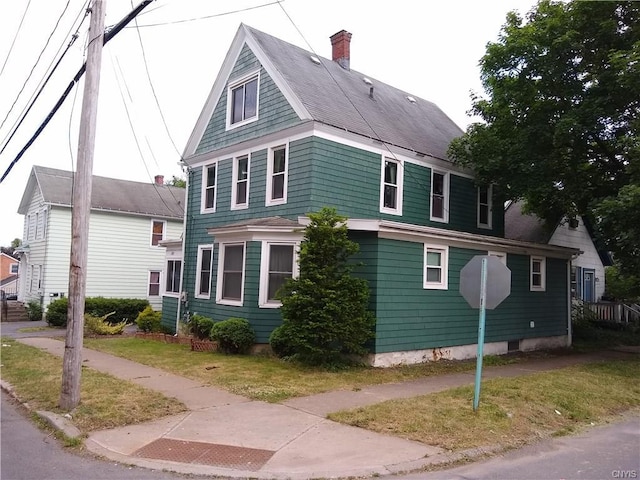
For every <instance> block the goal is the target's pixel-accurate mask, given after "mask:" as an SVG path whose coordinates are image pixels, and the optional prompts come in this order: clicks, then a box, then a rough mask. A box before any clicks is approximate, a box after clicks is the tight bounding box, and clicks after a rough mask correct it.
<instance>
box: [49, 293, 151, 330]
mask: <svg viewBox="0 0 640 480" xmlns="http://www.w3.org/2000/svg"><path fill="white" fill-rule="evenodd" d="M68 305H69V299H68V298H66V297H63V298H59V299H58V300H54V301H53V302H51V303H50V304H49V307H48V308H47V315H46V319H47V322H48V323H49V325H52V326H54V327H65V326H66V325H67V306H68ZM148 306H149V301H148V300H141V299H139V298H104V297H87V298H85V301H84V311H85V313H88V314H89V315H93V316H94V317H104V316H105V315H108V314H111V315H109V316H108V322H109V323H120V322H123V321H125V322H127V323H132V322H133V321H134V319H136V318H137V317H138V314H139V313H140V312H142V311H143V310H144V309H145V308H146V307H148ZM52 307H53V308H52Z"/></svg>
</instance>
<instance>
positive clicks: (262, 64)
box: [163, 25, 577, 366]
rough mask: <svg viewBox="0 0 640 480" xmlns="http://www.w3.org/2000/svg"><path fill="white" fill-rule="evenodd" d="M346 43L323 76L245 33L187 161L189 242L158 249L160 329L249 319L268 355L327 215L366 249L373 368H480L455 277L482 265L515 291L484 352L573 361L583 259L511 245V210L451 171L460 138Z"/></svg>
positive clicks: (268, 39) (260, 36)
mask: <svg viewBox="0 0 640 480" xmlns="http://www.w3.org/2000/svg"><path fill="white" fill-rule="evenodd" d="M350 39H351V34H350V33H348V32H346V31H341V32H339V33H337V34H335V35H334V36H332V37H331V43H332V49H333V52H332V53H333V58H332V60H328V59H324V58H320V57H319V56H317V55H315V54H314V53H311V52H308V51H306V50H304V49H301V48H298V47H296V46H294V45H291V44H289V43H286V42H283V41H281V40H279V39H277V38H275V37H272V36H270V35H267V34H265V33H262V32H259V31H257V30H255V29H252V28H249V27H247V26H246V25H241V26H240V28H239V29H238V32H237V34H236V36H235V38H234V40H233V43H232V44H231V47H230V49H229V52H228V54H227V56H226V58H225V60H224V63H223V65H222V68H221V70H220V73H219V75H218V77H217V79H216V81H215V83H214V85H213V88H212V90H211V93H210V95H209V97H208V99H207V102H206V104H205V106H204V108H203V110H202V113H201V114H200V117H199V119H198V121H197V124H196V126H195V128H194V129H193V133H192V135H191V137H190V139H189V141H188V144H187V147H186V150H185V154H184V163H185V165H186V168H187V171H188V187H187V188H188V202H187V210H186V218H185V228H184V232H183V236H182V239H180V240H175V241H166V242H164V245H165V246H166V248H167V271H166V273H165V278H166V285H165V293H164V302H163V323H164V325H165V326H167V327H169V328H172V329H176V328H177V327H178V324H179V321H182V319H184V318H185V316H188V315H193V314H195V313H198V314H200V315H205V316H208V317H211V318H213V319H214V320H224V319H226V318H229V317H243V318H246V319H248V320H249V322H250V323H251V325H252V326H253V328H254V329H255V331H256V333H257V339H258V342H259V343H267V342H268V339H269V334H270V333H271V331H272V330H273V329H274V328H275V327H277V326H278V325H279V324H280V323H281V316H280V310H279V306H280V304H279V302H278V300H277V299H276V298H275V292H276V291H277V290H278V288H279V287H280V286H281V285H282V283H283V282H284V281H285V279H286V278H288V277H291V276H295V275H296V274H297V269H298V267H297V247H298V245H299V243H300V241H301V240H302V229H303V227H304V225H305V224H306V222H307V220H308V218H307V217H306V214H307V213H309V212H314V211H318V210H319V209H321V208H322V207H324V206H330V207H335V208H336V209H337V211H338V213H339V214H341V215H345V216H347V217H348V218H349V220H348V227H349V231H350V236H351V238H352V239H353V240H355V241H357V242H358V243H359V245H360V253H359V254H358V257H359V258H358V260H359V261H361V262H363V263H364V266H363V267H362V268H361V269H359V270H358V274H359V275H361V276H363V277H364V278H366V279H367V280H368V282H369V285H370V290H371V298H370V307H371V309H372V310H373V312H374V313H375V316H376V318H377V323H376V327H375V329H376V332H375V334H376V335H375V340H374V341H373V343H372V346H371V356H370V362H371V363H372V364H373V365H379V366H384V365H392V364H398V363H415V362H422V361H426V360H431V359H437V358H468V357H472V356H474V355H475V351H476V350H475V349H476V343H477V332H478V311H477V310H474V309H472V308H471V307H469V306H468V304H467V303H466V301H465V300H464V299H463V298H462V296H461V295H460V293H459V283H460V270H461V268H462V267H463V266H464V265H465V264H466V263H467V262H468V261H469V260H470V259H471V258H472V257H473V256H475V255H487V254H488V253H490V254H492V255H496V256H498V257H500V259H501V261H503V262H505V263H506V265H507V266H508V267H509V269H510V270H511V272H512V281H511V295H510V296H509V297H508V298H507V299H506V300H505V301H504V302H503V303H502V304H501V305H500V306H499V307H498V308H496V309H495V310H492V311H489V312H488V314H487V326H486V337H485V339H486V345H485V352H487V353H496V354H498V353H505V352H507V351H510V350H518V349H522V350H528V349H534V348H539V347H543V346H545V347H552V346H563V345H568V344H569V343H570V322H569V317H570V315H569V289H568V278H569V271H570V261H571V257H572V255H574V254H575V253H577V251H576V250H572V249H568V248H562V247H555V246H550V245H542V244H532V243H527V242H520V241H514V240H507V239H505V238H504V209H503V204H502V201H501V200H500V199H498V198H495V196H494V195H493V192H492V188H491V187H478V185H476V184H475V183H474V178H473V174H472V172H470V171H467V170H464V169H462V168H460V167H459V166H457V165H455V164H453V163H452V162H451V161H450V160H449V158H448V157H447V147H448V145H449V142H450V141H451V140H452V139H453V138H455V137H456V136H458V135H460V134H461V133H462V132H461V130H460V129H459V127H458V126H457V125H455V123H454V122H453V121H452V120H451V119H449V118H448V117H447V116H446V115H445V114H444V113H443V112H442V110H440V109H439V108H438V107H437V106H436V105H435V104H433V103H431V102H429V101H426V100H423V99H421V98H418V97H416V96H414V95H411V94H409V93H408V92H404V91H402V90H399V89H396V88H394V87H392V86H389V85H386V84H384V83H382V82H379V81H377V80H375V79H374V78H373V77H369V76H365V75H363V74H362V73H359V72H356V71H353V70H351V69H350V65H349V61H350ZM181 273H182V275H181Z"/></svg>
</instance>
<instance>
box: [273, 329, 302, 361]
mask: <svg viewBox="0 0 640 480" xmlns="http://www.w3.org/2000/svg"><path fill="white" fill-rule="evenodd" d="M287 332H288V330H286V329H284V328H282V325H280V326H279V327H276V328H274V329H273V331H272V332H271V335H269V345H271V350H272V351H273V353H275V354H276V355H277V356H278V357H280V358H287V357H291V356H292V355H293V354H295V353H296V352H295V350H294V349H293V347H292V344H293V342H292V341H291V339H290V338H289V337H288V335H287Z"/></svg>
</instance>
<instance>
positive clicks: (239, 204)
mask: <svg viewBox="0 0 640 480" xmlns="http://www.w3.org/2000/svg"><path fill="white" fill-rule="evenodd" d="M231 195H232V199H231V209H232V210H236V209H240V208H247V207H248V206H249V155H242V156H240V157H236V158H234V159H233V192H232V194H231Z"/></svg>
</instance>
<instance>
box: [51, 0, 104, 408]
mask: <svg viewBox="0 0 640 480" xmlns="http://www.w3.org/2000/svg"><path fill="white" fill-rule="evenodd" d="M105 2H106V0H93V2H92V4H91V7H90V9H91V24H90V27H89V46H88V48H87V72H86V76H85V83H84V95H83V98H82V114H81V117H80V134H79V139H78V165H77V168H76V174H75V178H74V185H73V203H72V217H71V262H70V266H69V307H68V310H67V336H66V340H65V349H64V358H63V363H62V391H61V393H60V408H62V409H63V410H67V411H70V410H73V409H74V408H75V407H77V406H78V404H79V403H80V378H81V369H82V340H83V333H84V332H83V331H84V299H85V292H86V284H87V253H88V244H89V212H90V210H91V187H92V185H91V175H92V171H93V149H94V145H95V138H96V117H97V113H98V90H99V85H100V66H101V64H102V46H103V44H104V17H105Z"/></svg>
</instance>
